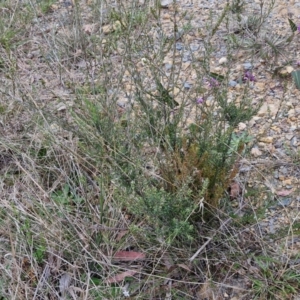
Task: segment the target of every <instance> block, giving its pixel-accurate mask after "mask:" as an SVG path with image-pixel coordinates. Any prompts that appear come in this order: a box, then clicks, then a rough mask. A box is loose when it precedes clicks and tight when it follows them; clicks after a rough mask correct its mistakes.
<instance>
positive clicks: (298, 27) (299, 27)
mask: <svg viewBox="0 0 300 300" xmlns="http://www.w3.org/2000/svg"><path fill="white" fill-rule="evenodd" d="M297 29H298V31H299V32H300V24H299V25H298V26H297Z"/></svg>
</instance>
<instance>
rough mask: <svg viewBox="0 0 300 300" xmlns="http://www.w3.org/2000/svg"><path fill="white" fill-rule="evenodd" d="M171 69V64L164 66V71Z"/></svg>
mask: <svg viewBox="0 0 300 300" xmlns="http://www.w3.org/2000/svg"><path fill="white" fill-rule="evenodd" d="M171 68H172V64H169V63H166V64H165V69H166V71H169V70H171Z"/></svg>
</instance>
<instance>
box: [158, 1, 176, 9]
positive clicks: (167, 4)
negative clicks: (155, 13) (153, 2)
mask: <svg viewBox="0 0 300 300" xmlns="http://www.w3.org/2000/svg"><path fill="white" fill-rule="evenodd" d="M172 3H173V0H161V2H160V6H161V7H162V8H168V7H169V5H170V4H172Z"/></svg>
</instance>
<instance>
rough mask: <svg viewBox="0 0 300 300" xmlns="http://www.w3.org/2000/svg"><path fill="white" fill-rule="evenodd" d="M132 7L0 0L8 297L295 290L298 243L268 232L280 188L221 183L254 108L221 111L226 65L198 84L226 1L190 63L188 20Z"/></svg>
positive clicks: (0, 224) (1, 170) (1, 235)
mask: <svg viewBox="0 0 300 300" xmlns="http://www.w3.org/2000/svg"><path fill="white" fill-rule="evenodd" d="M237 2H238V3H235V5H238V4H239V3H240V2H239V1H237ZM126 3H127V2H126ZM139 3H140V2H138V1H132V2H130V1H128V3H127V4H126V5H125V4H124V3H123V1H120V2H118V1H116V2H114V3H108V2H106V1H96V2H95V3H94V2H89V1H88V2H87V3H86V2H85V3H83V2H82V3H81V2H75V3H71V2H68V1H64V2H59V3H56V2H52V1H39V2H32V1H24V2H19V1H9V3H1V4H0V80H1V85H0V133H1V138H0V270H1V271H0V299H123V298H125V297H126V295H127V294H128V295H130V296H131V298H132V299H224V298H226V294H227V295H228V297H229V299H234V297H235V298H236V299H254V298H255V297H256V299H292V298H291V297H292V296H291V295H297V293H299V287H298V286H299V279H300V278H299V276H300V275H299V271H298V269H297V268H298V265H299V264H297V259H298V256H297V254H295V251H296V250H295V251H294V253H291V252H288V251H289V250H288V246H287V244H286V245H285V244H284V242H282V243H277V244H276V245H280V244H281V245H282V248H276V247H275V246H273V245H272V244H270V239H269V237H266V236H265V235H264V234H263V233H262V232H261V231H260V225H259V221H260V220H261V219H263V218H264V217H265V214H264V213H265V209H266V208H267V206H268V204H270V203H271V199H272V196H270V198H265V199H264V202H265V203H266V205H265V206H264V205H257V206H256V207H255V205H253V203H254V201H255V200H256V199H257V198H258V195H263V196H265V195H267V192H268V191H258V192H256V193H255V192H253V194H252V195H250V192H249V191H250V189H249V188H248V193H249V195H246V194H245V193H243V192H242V195H241V196H240V197H241V198H242V199H244V200H245V199H246V200H245V201H244V203H243V204H240V207H238V208H237V207H235V206H234V205H233V204H232V199H231V200H230V196H229V195H228V192H227V188H228V185H230V182H231V179H232V177H233V175H235V172H236V171H237V170H236V167H237V162H238V161H239V160H240V158H242V157H243V156H246V154H247V152H244V147H247V145H248V144H247V141H246V140H243V139H241V138H240V139H238V138H237V141H238V142H237V143H236V144H233V143H232V139H233V138H232V137H233V135H232V134H233V129H232V130H231V129H230V128H231V127H230V126H232V128H234V127H235V126H236V125H237V124H235V123H236V120H237V119H238V118H245V120H246V119H247V118H248V119H249V117H251V116H250V115H251V113H254V111H255V110H254V111H253V112H252V111H251V112H250V111H249V115H247V116H245V115H242V114H240V115H237V116H236V115H235V114H238V109H236V110H234V111H232V110H230V111H229V110H228V109H229V108H228V107H231V106H228V105H227V102H226V103H225V102H224V101H223V100H224V99H225V98H226V93H225V94H224V91H225V90H226V89H227V88H226V80H227V75H228V74H229V73H228V74H224V78H223V77H222V78H223V79H224V82H225V83H221V84H220V86H218V88H215V87H212V88H211V89H209V88H208V87H207V86H206V85H204V84H203V80H205V79H207V76H209V75H211V73H210V72H209V70H208V68H207V64H208V62H209V59H210V57H211V56H212V55H213V51H214V47H217V45H218V43H219V42H218V38H219V37H220V35H218V34H217V33H218V30H219V29H220V28H219V27H220V26H221V24H223V23H222V22H229V21H228V19H227V14H228V13H230V12H229V8H228V7H227V8H225V9H224V11H223V13H221V14H218V15H216V16H212V17H211V19H209V22H213V24H214V26H213V27H210V28H212V29H211V30H210V31H209V29H207V30H208V32H207V33H206V36H207V40H205V41H206V44H205V47H206V49H205V50H206V52H205V56H204V57H202V56H201V57H196V56H197V54H194V55H195V57H193V63H191V67H190V68H188V69H187V70H185V69H186V68H187V67H186V65H185V63H186V62H185V61H183V59H182V58H179V60H177V59H178V57H177V56H176V55H177V54H176V53H177V52H176V47H174V45H175V43H176V39H175V38H174V36H176V34H181V35H183V36H185V35H186V34H187V33H189V32H198V29H197V28H194V27H193V25H194V23H193V22H189V21H187V20H188V18H186V15H184V12H183V11H177V10H176V7H172V5H171V6H170V9H169V10H170V15H171V19H172V22H171V23H170V24H172V25H174V26H173V28H168V24H169V23H168V24H166V22H164V21H163V18H162V15H163V13H164V11H163V10H162V8H161V7H160V6H159V5H158V2H157V1H153V2H152V1H149V2H147V1H145V3H144V4H143V5H140V4H139ZM130 6H131V7H130ZM270 7H271V6H270ZM192 17H193V16H192ZM192 17H191V18H192ZM208 27H209V26H208ZM221 27H222V26H221ZM178 28H179V29H180V30H179V29H178ZM221 30H222V28H221ZM172 34H173V35H172ZM178 41H180V42H182V43H183V44H184V43H185V39H184V37H180V38H179V39H178ZM186 43H188V42H186ZM231 46H232V45H231ZM228 51H233V52H234V51H236V50H235V48H232V49H231V48H230V49H229V50H228ZM166 57H171V58H172V61H169V63H170V64H172V65H173V67H172V68H171V71H170V74H169V75H168V74H167V72H166V71H165V70H164V69H163V68H164V65H165V58H166ZM196 62H198V63H196ZM232 63H233V62H232ZM184 76H186V77H187V78H190V77H191V76H194V77H196V81H197V85H195V86H194V87H193V88H191V89H185V88H184V87H182V85H183V79H184ZM158 80H160V81H159V82H162V84H163V86H162V88H163V90H161V89H160V88H159V87H160V86H159V83H158V82H157V81H158ZM164 89H165V90H164ZM244 92H245V93H248V92H249V89H248V87H245V91H244ZM199 94H205V95H206V97H207V98H209V97H212V98H213V101H212V105H211V106H206V105H203V106H199V105H198V104H197V103H196V101H194V100H193V101H191V99H194V96H195V95H199ZM133 95H134V96H133ZM170 95H171V96H170ZM173 96H176V103H175V102H172V101H174V98H173ZM168 97H169V98H168ZM222 97H223V98H222ZM220 99H221V100H220ZM222 99H223V100H222ZM222 101H223V102H222ZM247 101H248V100H247ZM125 104H126V105H125ZM177 104H178V105H177ZM249 104H251V103H250V102H245V103H243V105H245V106H244V107H243V111H245V110H246V109H245V107H246V108H247V107H248V106H247V105H249ZM222 105H223V106H222ZM250 106H251V105H250ZM214 108H217V109H219V111H220V113H218V115H217V116H218V117H216V115H214V114H213V111H214ZM222 109H223V110H222ZM224 111H226V112H227V113H226V114H225V115H222V112H223V113H224ZM243 113H244V112H243ZM217 118H219V119H217ZM216 119H217V121H216ZM199 120H200V121H199ZM202 120H207V121H202ZM238 120H240V119H238ZM174 124H175V125H174ZM190 124H197V126H196V127H193V130H194V131H193V130H192V129H191V127H188V126H189V125H190ZM228 124H229V125H228ZM173 125H174V126H173ZM189 130H190V131H189ZM181 137H182V138H181ZM197 139H198V140H197ZM191 141H192V142H191ZM197 141H198V142H197ZM199 141H205V142H202V143H200V142H199ZM206 141H207V143H206ZM188 143H190V144H189V145H188ZM197 143H198V144H197ZM174 145H175V146H174ZM205 147H207V152H205V153H204V154H205V155H206V156H205V155H203V156H202V160H201V159H200V158H199V159H198V158H197V155H200V154H199V153H200V152H201V151H202V150H201V149H205ZM228 149H230V150H228ZM200 150H201V151H200ZM199 151H200V152H199ZM203 151H204V150H203ZM208 153H210V156H208ZM201 155H202V154H201ZM222 155H223V156H222ZM182 157H183V159H181V158H182ZM207 157H209V158H207ZM206 158H207V159H206ZM218 159H219V160H218ZM245 159H246V158H245ZM221 161H222V162H224V165H222V166H220V165H219V162H221ZM225 162H226V163H225ZM193 167H194V169H193ZM214 167H215V168H216V169H214ZM205 168H206V169H205ZM257 171H258V168H257ZM258 173H259V172H257V174H258ZM262 176H264V175H262ZM241 185H242V186H244V187H245V189H246V185H247V182H246V181H245V182H242V183H241ZM214 192H216V194H217V195H218V197H217V196H216V195H215V194H214ZM259 193H260V194H259ZM211 199H213V201H211ZM233 202H234V201H233ZM292 225H293V224H291V225H289V226H288V227H287V228H288V230H289V232H288V233H285V234H284V236H283V240H284V238H285V237H286V236H287V238H286V243H288V240H289V239H293V238H294V235H296V234H297V233H298V231H299V228H297V226H294V227H293V226H292ZM296 225H297V222H296ZM124 250H125V251H127V252H126V253H125V254H124V253H123V252H122V253H123V255H125V258H124V257H123V258H120V257H119V256H120V252H119V251H124ZM117 254H119V256H118V255H117ZM278 297H279V298H278Z"/></svg>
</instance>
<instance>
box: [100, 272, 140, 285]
mask: <svg viewBox="0 0 300 300" xmlns="http://www.w3.org/2000/svg"><path fill="white" fill-rule="evenodd" d="M137 272H138V271H137V270H128V271H125V272H122V273H119V274H117V275H115V276H112V277H109V278H108V279H106V280H105V283H117V282H120V281H123V280H124V279H125V277H132V276H133V275H134V274H136V273H137Z"/></svg>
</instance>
